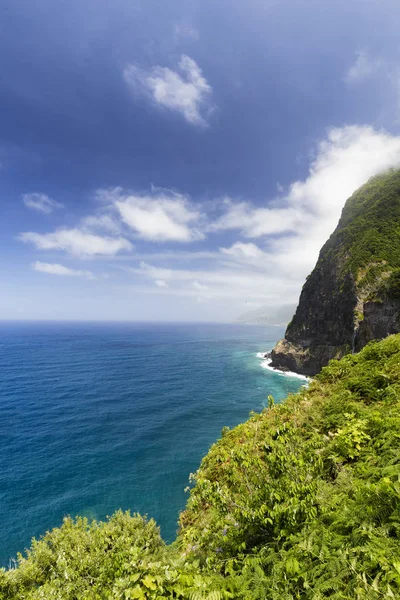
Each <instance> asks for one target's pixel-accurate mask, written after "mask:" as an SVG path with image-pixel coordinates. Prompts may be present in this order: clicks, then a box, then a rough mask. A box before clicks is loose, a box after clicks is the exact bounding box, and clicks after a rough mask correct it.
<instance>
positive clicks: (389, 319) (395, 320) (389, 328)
mask: <svg viewBox="0 0 400 600" xmlns="http://www.w3.org/2000/svg"><path fill="white" fill-rule="evenodd" d="M363 316H364V318H363V320H362V321H361V323H360V325H359V328H358V332H357V334H356V341H355V350H357V351H359V350H361V348H363V347H364V346H365V345H366V344H368V342H370V341H371V340H376V339H378V340H379V339H383V338H385V337H387V336H388V335H391V334H392V333H398V331H399V302H397V301H395V300H384V301H382V302H366V303H365V304H364V310H363Z"/></svg>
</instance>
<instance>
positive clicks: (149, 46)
mask: <svg viewBox="0 0 400 600" xmlns="http://www.w3.org/2000/svg"><path fill="white" fill-rule="evenodd" d="M399 22H400V4H399V3H398V0H308V1H307V2H299V1H298V0H229V2H228V1H227V0H219V1H217V2H216V1H215V0H113V1H112V2H111V1H107V2H106V1H105V0H68V2H67V1H66V0H35V2H32V0H0V74H1V76H0V207H1V213H0V215H1V219H0V250H1V251H0V284H1V293H0V319H5V320H9V319H33V320H37V319H38V320H40V319H48V320H107V321H109V320H120V321H197V322H200V321H232V320H235V319H236V318H238V317H239V316H240V315H241V314H243V313H247V312H251V311H254V310H258V309H260V307H261V308H262V309H264V308H265V311H266V312H267V313H269V314H271V315H274V314H275V313H276V314H278V313H279V312H282V307H285V306H289V307H290V306H292V305H293V307H294V306H295V305H296V303H297V300H298V297H299V294H300V291H301V287H302V285H303V283H304V280H305V278H306V276H307V275H308V274H309V273H310V272H311V270H312V268H313V266H314V264H315V262H316V260H317V258H318V253H319V250H320V248H321V246H322V245H323V243H324V242H325V241H326V239H327V238H328V237H329V235H330V234H331V233H332V231H333V230H334V229H335V227H336V224H337V221H338V219H339V217H340V213H341V210H342V208H343V205H344V203H345V201H346V199H347V198H348V197H349V196H350V195H351V194H352V193H353V192H354V191H355V190H356V189H357V188H358V187H359V186H360V185H362V184H363V183H364V182H365V181H366V180H368V179H369V178H370V177H371V176H373V175H375V174H376V173H378V172H380V171H383V170H385V169H387V168H390V167H395V166H400V46H399V44H398V23H399Z"/></svg>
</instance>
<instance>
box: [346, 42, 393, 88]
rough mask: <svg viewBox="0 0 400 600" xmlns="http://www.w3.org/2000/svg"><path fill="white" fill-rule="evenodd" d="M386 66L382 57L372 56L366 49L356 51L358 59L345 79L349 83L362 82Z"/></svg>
mask: <svg viewBox="0 0 400 600" xmlns="http://www.w3.org/2000/svg"><path fill="white" fill-rule="evenodd" d="M384 67H385V64H384V62H383V61H382V59H380V58H372V57H371V56H369V55H368V53H367V52H366V51H365V50H361V51H359V52H357V53H356V60H355V61H354V63H353V64H352V65H351V67H350V68H349V70H348V71H347V73H346V76H345V81H346V83H349V84H354V83H360V82H362V81H365V80H366V79H369V78H370V77H372V76H373V75H375V74H376V73H379V71H381V69H382V68H384Z"/></svg>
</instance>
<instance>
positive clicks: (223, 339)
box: [0, 322, 304, 566]
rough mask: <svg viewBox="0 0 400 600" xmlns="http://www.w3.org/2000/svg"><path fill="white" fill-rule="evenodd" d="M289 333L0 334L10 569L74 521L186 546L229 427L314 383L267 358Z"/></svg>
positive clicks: (2, 478)
mask: <svg viewBox="0 0 400 600" xmlns="http://www.w3.org/2000/svg"><path fill="white" fill-rule="evenodd" d="M282 333H283V331H282V329H280V328H276V327H265V326H246V325H204V324H201V325H192V324H191V325H175V324H167V325H165V324H157V325H155V324H151V325H150V324H115V323H113V324H93V323H91V324H82V323H74V324H72V323H43V322H42V323H0V566H8V565H9V564H10V559H12V558H13V557H15V556H16V553H17V552H18V551H21V552H23V551H24V549H25V548H26V547H28V546H29V545H30V540H31V538H32V537H33V536H35V537H39V536H41V535H43V534H44V533H45V532H46V530H48V529H50V528H52V527H55V526H59V525H60V524H61V523H62V519H63V516H64V515H68V514H70V515H77V514H80V515H86V516H88V517H89V518H96V519H104V518H105V517H106V516H107V515H111V514H112V513H113V512H114V511H115V510H117V509H118V508H123V509H130V510H131V511H139V512H141V513H142V514H147V515H148V516H150V517H154V518H155V519H156V520H157V522H158V524H159V525H160V526H161V533H162V535H163V536H164V538H165V539H166V540H172V539H173V538H174V536H175V532H176V527H177V526H176V522H177V517H178V513H179V511H180V510H181V509H182V508H183V507H184V505H185V500H186V494H185V492H184V488H185V487H186V485H187V484H188V477H189V474H190V473H191V472H193V471H195V470H196V469H197V467H198V466H199V463H200V460H201V458H202V456H204V454H205V453H206V452H207V450H208V449H209V448H210V446H211V445H212V444H213V443H214V442H215V441H216V440H217V439H218V437H219V436H220V433H221V429H222V427H223V426H225V425H228V426H230V427H232V426H234V425H236V424H238V423H240V422H242V421H244V420H245V419H246V418H247V416H248V414H249V412H250V411H251V410H255V411H260V410H261V409H262V408H263V407H264V406H265V405H266V403H267V396H268V394H272V395H273V396H274V397H275V399H276V400H281V399H282V398H284V397H285V396H286V395H287V394H288V393H289V392H296V391H297V390H298V389H299V388H300V386H301V385H303V384H304V380H301V379H299V378H298V377H292V376H287V375H282V374H279V373H276V372H274V371H272V370H270V369H268V368H262V365H263V366H264V367H267V366H268V365H267V364H265V362H264V363H263V361H262V359H261V357H260V356H258V355H257V353H260V352H263V351H267V350H269V349H271V348H272V346H273V345H274V343H275V342H276V341H277V340H278V339H279V337H281V336H282Z"/></svg>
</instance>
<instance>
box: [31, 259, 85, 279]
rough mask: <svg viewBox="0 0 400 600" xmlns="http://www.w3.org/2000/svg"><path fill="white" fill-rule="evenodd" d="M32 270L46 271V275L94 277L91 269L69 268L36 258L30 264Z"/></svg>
mask: <svg viewBox="0 0 400 600" xmlns="http://www.w3.org/2000/svg"><path fill="white" fill-rule="evenodd" d="M32 269H33V270H34V271H39V272H40V273H47V274H48V275H60V276H62V277H84V278H85V279H95V277H94V275H93V273H92V272H91V271H86V270H85V271H82V270H77V269H69V268H68V267H64V266H63V265H59V264H57V263H44V262H40V261H39V260H37V261H36V262H35V263H33V265H32Z"/></svg>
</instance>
